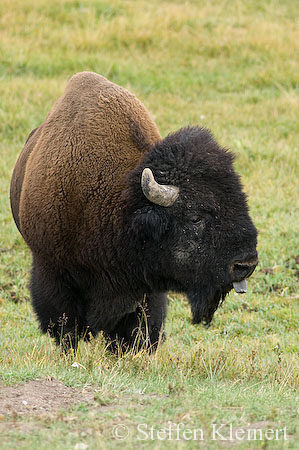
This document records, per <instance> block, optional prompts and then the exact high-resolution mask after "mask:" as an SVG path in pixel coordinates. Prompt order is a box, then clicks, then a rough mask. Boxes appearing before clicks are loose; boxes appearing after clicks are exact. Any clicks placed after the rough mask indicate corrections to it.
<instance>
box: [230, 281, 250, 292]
mask: <svg viewBox="0 0 299 450" xmlns="http://www.w3.org/2000/svg"><path fill="white" fill-rule="evenodd" d="M233 286H234V289H235V291H236V292H237V293H238V294H244V293H245V292H247V281H246V280H242V281H235V282H234V283H233Z"/></svg>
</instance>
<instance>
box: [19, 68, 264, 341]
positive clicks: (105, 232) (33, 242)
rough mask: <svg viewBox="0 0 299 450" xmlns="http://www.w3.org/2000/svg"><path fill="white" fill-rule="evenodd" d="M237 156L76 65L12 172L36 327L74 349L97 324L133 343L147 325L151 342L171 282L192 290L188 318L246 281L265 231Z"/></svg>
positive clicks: (159, 329) (212, 307)
mask: <svg viewBox="0 0 299 450" xmlns="http://www.w3.org/2000/svg"><path fill="white" fill-rule="evenodd" d="M233 159H234V157H233V155H232V153H231V152H229V151H228V150H226V149H224V148H221V147H220V146H219V145H218V144H217V142H216V141H215V139H214V138H213V136H212V134H211V133H210V132H209V131H208V130H206V129H204V128H200V127H198V126H195V127H187V128H182V129H180V130H179V131H177V132H175V133H173V134H170V135H168V136H167V137H166V138H165V139H162V138H161V136H160V134H159V131H158V129H157V127H156V125H155V123H154V122H153V120H152V119H151V117H150V115H149V113H148V111H147V110H146V108H145V107H144V106H143V105H142V103H141V102H140V101H139V100H138V99H137V98H136V97H135V96H134V95H133V94H131V93H130V92H128V91H127V90H125V89H123V88H121V87H119V86H117V85H116V84H114V83H112V82H110V81H108V80H107V79H106V78H104V77H102V76H100V75H97V74H95V73H91V72H82V73H78V74H76V75H74V76H73V77H72V78H71V80H70V81H69V83H68V85H67V87H66V90H65V92H64V93H63V95H62V96H61V98H60V99H59V100H58V101H57V102H56V104H55V105H54V107H53V108H52V110H51V111H50V113H49V114H48V115H47V117H46V119H45V121H44V122H43V123H42V124H41V125H40V126H39V127H38V128H36V129H35V130H33V131H32V132H31V133H30V135H29V137H28V139H27V141H26V143H25V146H24V148H23V151H22V153H21V154H20V156H19V159H18V161H17V163H16V166H15V169H14V172H13V176H12V181H11V207H12V212H13V216H14V219H15V222H16V225H17V227H18V229H19V231H20V233H21V234H22V236H23V238H24V239H25V241H26V243H27V244H28V246H29V247H30V249H31V252H32V255H33V266H32V273H31V285H30V289H31V296H32V302H33V307H34V310H35V312H36V314H37V317H38V320H39V322H40V326H41V330H42V331H43V332H47V331H50V333H51V335H52V336H53V337H55V339H56V341H57V343H61V342H63V343H64V344H65V345H66V346H67V345H73V346H75V347H76V345H77V341H78V339H79V338H80V337H86V336H87V335H89V332H90V333H91V335H96V334H97V333H98V332H99V331H103V333H104V335H105V336H106V337H107V339H108V340H109V341H110V342H113V341H117V342H119V343H121V344H122V345H124V346H125V347H126V348H128V347H130V346H132V345H133V343H134V341H135V340H136V336H137V329H138V326H139V324H140V323H142V325H141V327H139V333H140V330H141V332H142V331H143V332H144V333H143V338H142V339H141V342H142V345H145V346H147V347H148V346H150V345H152V346H155V345H156V344H157V342H158V339H159V336H161V335H162V333H163V324H164V321H165V317H166V310H167V306H166V305H167V301H166V293H167V291H169V290H173V291H177V292H184V293H186V295H187V297H188V300H189V302H190V305H191V310H192V315H193V322H194V323H199V322H201V321H204V322H206V323H209V322H210V321H211V320H212V317H213V314H214V312H215V311H216V309H217V307H218V305H219V303H220V302H221V301H222V300H223V299H224V298H225V296H226V294H227V293H228V292H229V291H230V290H231V289H232V288H233V287H235V289H236V291H237V292H244V291H245V290H246V278H247V277H249V276H250V275H251V274H252V272H253V270H254V268H255V266H256V264H257V251H256V244H257V231H256V228H255V226H254V225H253V223H252V221H251V218H250V216H249V212H248V206H247V201H246V196H245V194H244V193H243V191H242V185H241V183H240V179H239V176H238V175H237V174H236V172H235V171H234V168H233ZM143 315H145V316H146V318H147V320H145V321H142V317H143ZM145 330H147V333H145Z"/></svg>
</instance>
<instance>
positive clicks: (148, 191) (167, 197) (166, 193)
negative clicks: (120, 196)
mask: <svg viewBox="0 0 299 450" xmlns="http://www.w3.org/2000/svg"><path fill="white" fill-rule="evenodd" d="M141 188H142V192H143V193H144V195H145V197H146V198H147V199H148V200H149V201H151V202H152V203H156V204H157V205H160V206H172V205H173V204H174V202H175V201H176V199H177V198H178V195H179V188H178V187H177V186H171V185H166V184H159V183H157V181H156V180H155V178H154V175H153V172H152V171H151V169H149V168H146V169H143V172H142V176H141Z"/></svg>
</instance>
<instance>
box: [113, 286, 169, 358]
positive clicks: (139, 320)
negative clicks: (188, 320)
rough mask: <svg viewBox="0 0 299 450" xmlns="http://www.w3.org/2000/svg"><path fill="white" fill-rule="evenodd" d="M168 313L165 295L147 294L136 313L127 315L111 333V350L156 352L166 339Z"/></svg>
mask: <svg viewBox="0 0 299 450" xmlns="http://www.w3.org/2000/svg"><path fill="white" fill-rule="evenodd" d="M166 313H167V296H166V294H165V293H158V294H147V295H145V298H144V300H143V302H142V303H141V304H140V305H139V306H138V307H137V309H136V311H134V312H132V313H129V314H126V315H125V316H123V317H122V319H121V320H120V321H119V322H118V323H117V325H116V327H115V328H114V330H113V331H112V332H111V333H109V335H108V336H107V337H108V340H109V341H110V348H111V349H112V350H113V351H117V350H118V349H119V348H121V350H122V351H127V350H130V349H132V350H134V351H139V350H140V349H150V350H155V349H156V347H157V345H158V342H159V340H160V339H164V337H165V336H164V333H163V326H164V322H165V318H166Z"/></svg>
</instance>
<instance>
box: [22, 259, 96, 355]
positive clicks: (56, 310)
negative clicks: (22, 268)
mask: <svg viewBox="0 0 299 450" xmlns="http://www.w3.org/2000/svg"><path fill="white" fill-rule="evenodd" d="M30 289H31V296H32V304H33V308H34V310H35V313H36V315H37V317H38V320H39V322H40V327H41V330H42V332H43V333H49V334H50V336H51V337H53V338H55V340H56V343H57V344H58V345H60V346H62V347H63V348H64V350H65V351H68V350H69V349H71V348H73V349H74V350H76V348H77V346H78V341H79V339H80V338H81V337H85V338H88V336H87V334H88V331H89V330H88V328H87V326H86V320H85V311H84V304H83V301H82V299H81V298H80V293H79V291H78V289H76V288H75V287H74V286H73V285H72V282H71V280H70V277H69V275H68V274H67V273H66V272H64V271H61V270H57V269H56V268H55V269H53V268H48V267H47V268H45V267H43V266H41V265H38V264H36V263H35V262H34V263H33V268H32V273H31V285H30Z"/></svg>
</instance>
